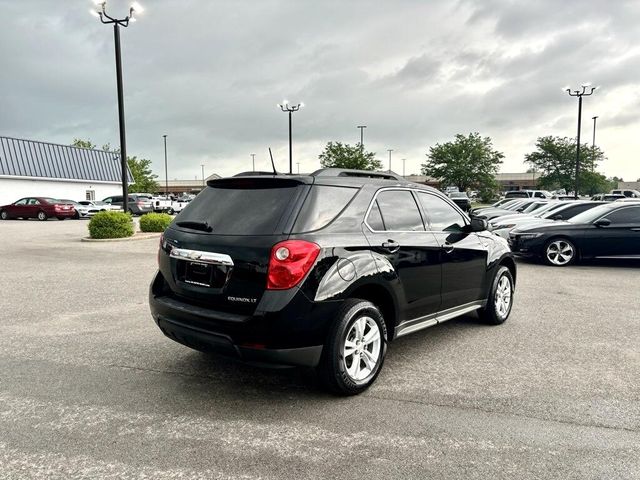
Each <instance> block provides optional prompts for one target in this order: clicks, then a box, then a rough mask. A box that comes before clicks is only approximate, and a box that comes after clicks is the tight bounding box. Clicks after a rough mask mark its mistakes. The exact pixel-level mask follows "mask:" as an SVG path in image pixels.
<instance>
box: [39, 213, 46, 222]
mask: <svg viewBox="0 0 640 480" xmlns="http://www.w3.org/2000/svg"><path fill="white" fill-rule="evenodd" d="M37 219H38V220H40V221H41V222H44V221H45V220H46V219H47V214H46V213H44V212H43V211H42V210H40V211H39V212H38V215H37Z"/></svg>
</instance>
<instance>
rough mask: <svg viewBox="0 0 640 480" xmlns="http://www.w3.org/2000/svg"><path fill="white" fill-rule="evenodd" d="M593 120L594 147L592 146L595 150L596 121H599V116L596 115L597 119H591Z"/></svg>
mask: <svg viewBox="0 0 640 480" xmlns="http://www.w3.org/2000/svg"><path fill="white" fill-rule="evenodd" d="M591 119H592V120H593V145H591V146H592V147H593V148H595V147H596V120H597V119H598V116H597V115H596V116H595V117H591Z"/></svg>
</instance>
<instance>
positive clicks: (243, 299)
mask: <svg viewBox="0 0 640 480" xmlns="http://www.w3.org/2000/svg"><path fill="white" fill-rule="evenodd" d="M227 300H229V301H230V302H241V303H256V302H257V301H258V299H257V298H246V297H227Z"/></svg>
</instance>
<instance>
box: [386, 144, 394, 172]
mask: <svg viewBox="0 0 640 480" xmlns="http://www.w3.org/2000/svg"><path fill="white" fill-rule="evenodd" d="M387 152H389V173H391V152H393V149H392V148H390V149H388V150H387Z"/></svg>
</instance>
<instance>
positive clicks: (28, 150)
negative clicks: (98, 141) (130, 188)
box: [0, 137, 133, 205]
mask: <svg viewBox="0 0 640 480" xmlns="http://www.w3.org/2000/svg"><path fill="white" fill-rule="evenodd" d="M127 170H128V169H127ZM121 172H122V170H121V168H120V156H119V155H118V154H117V153H113V152H105V151H102V150H91V149H88V148H77V147H70V146H67V145H56V144H52V143H46V142H37V141H33V140H21V139H17V138H10V137H0V205H6V204H8V203H13V202H15V201H16V200H19V199H20V198H23V197H30V196H32V197H36V196H38V197H52V198H64V199H70V200H76V201H77V200H102V199H103V198H105V197H109V196H113V195H118V194H122V183H121ZM128 175H129V183H132V178H133V177H132V176H131V172H128Z"/></svg>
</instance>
